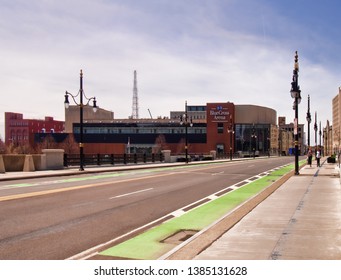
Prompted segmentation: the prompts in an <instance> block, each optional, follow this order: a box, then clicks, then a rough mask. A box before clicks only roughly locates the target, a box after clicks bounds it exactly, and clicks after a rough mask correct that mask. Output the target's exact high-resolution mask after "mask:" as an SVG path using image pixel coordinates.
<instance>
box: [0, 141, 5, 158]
mask: <svg viewBox="0 0 341 280" xmlns="http://www.w3.org/2000/svg"><path fill="white" fill-rule="evenodd" d="M5 153H6V145H5V143H4V142H3V141H2V139H1V138H0V154H5Z"/></svg>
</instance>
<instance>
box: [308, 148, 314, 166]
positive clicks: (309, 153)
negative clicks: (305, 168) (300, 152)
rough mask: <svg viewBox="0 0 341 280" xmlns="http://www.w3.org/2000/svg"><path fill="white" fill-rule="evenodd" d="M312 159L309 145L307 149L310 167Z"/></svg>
mask: <svg viewBox="0 0 341 280" xmlns="http://www.w3.org/2000/svg"><path fill="white" fill-rule="evenodd" d="M312 161H313V152H312V151H311V148H310V147H309V150H308V164H309V166H310V167H311V163H312Z"/></svg>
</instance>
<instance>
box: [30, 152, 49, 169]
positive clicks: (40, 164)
mask: <svg viewBox="0 0 341 280" xmlns="http://www.w3.org/2000/svg"><path fill="white" fill-rule="evenodd" d="M32 157H33V162H34V168H35V170H36V171H39V170H46V155H45V154H41V155H40V154H39V155H32Z"/></svg>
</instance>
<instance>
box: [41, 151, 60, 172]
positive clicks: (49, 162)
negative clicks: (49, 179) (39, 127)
mask: <svg viewBox="0 0 341 280" xmlns="http://www.w3.org/2000/svg"><path fill="white" fill-rule="evenodd" d="M42 152H43V154H45V155H46V169H48V170H57V169H63V168H64V150H63V149H43V150H42Z"/></svg>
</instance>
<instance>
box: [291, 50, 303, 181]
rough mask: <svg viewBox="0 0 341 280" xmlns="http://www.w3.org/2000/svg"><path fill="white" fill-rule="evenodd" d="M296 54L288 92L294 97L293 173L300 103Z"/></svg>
mask: <svg viewBox="0 0 341 280" xmlns="http://www.w3.org/2000/svg"><path fill="white" fill-rule="evenodd" d="M298 71H299V67H298V54H297V51H296V53H295V64H294V71H293V76H292V82H291V90H290V94H291V97H292V98H294V105H293V109H294V110H295V122H294V135H295V175H299V174H300V173H299V171H298V168H299V167H298V104H300V103H301V99H302V98H301V90H300V86H299V85H298Z"/></svg>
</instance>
